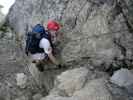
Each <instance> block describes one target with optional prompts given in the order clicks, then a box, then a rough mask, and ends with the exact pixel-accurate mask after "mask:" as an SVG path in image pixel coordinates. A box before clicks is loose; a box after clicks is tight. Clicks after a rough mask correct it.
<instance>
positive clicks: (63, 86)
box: [57, 68, 88, 96]
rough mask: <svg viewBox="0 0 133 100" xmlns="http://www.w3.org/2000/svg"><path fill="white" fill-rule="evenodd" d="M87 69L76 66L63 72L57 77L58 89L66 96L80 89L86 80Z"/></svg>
mask: <svg viewBox="0 0 133 100" xmlns="http://www.w3.org/2000/svg"><path fill="white" fill-rule="evenodd" d="M87 75H88V70H87V69H86V68H77V69H73V70H68V71H66V72H63V73H62V74H61V75H60V76H58V77H57V80H58V82H57V83H59V85H58V86H57V88H58V89H60V90H62V91H64V92H65V93H66V94H67V95H68V96H72V94H73V93H74V92H75V91H77V90H79V89H81V88H82V87H83V85H84V83H85V81H86V80H87Z"/></svg>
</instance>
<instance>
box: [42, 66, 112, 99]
mask: <svg viewBox="0 0 133 100" xmlns="http://www.w3.org/2000/svg"><path fill="white" fill-rule="evenodd" d="M79 72H80V73H79ZM87 73H90V71H87V69H86V68H77V69H73V70H68V71H66V72H63V73H62V74H61V75H60V76H58V78H57V81H59V83H58V84H57V85H55V88H54V89H53V90H52V91H51V92H50V95H49V96H47V97H46V98H42V99H41V100H53V99H54V100H114V99H113V98H112V95H111V94H110V92H109V91H108V89H107V87H106V79H105V78H99V79H92V80H90V79H89V77H91V75H90V76H88V75H87ZM71 75H75V76H72V77H69V78H68V76H71ZM86 76H88V77H86ZM73 77H75V78H73ZM60 79H64V81H61V80H60ZM66 79H67V81H66ZM82 80H83V81H82ZM84 80H85V81H84ZM75 82H76V83H75ZM72 92H73V93H72ZM70 93H72V94H71V95H70Z"/></svg>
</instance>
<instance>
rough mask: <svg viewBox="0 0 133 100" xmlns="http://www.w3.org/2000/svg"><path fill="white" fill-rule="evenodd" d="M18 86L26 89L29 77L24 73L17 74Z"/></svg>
mask: <svg viewBox="0 0 133 100" xmlns="http://www.w3.org/2000/svg"><path fill="white" fill-rule="evenodd" d="M16 81H17V86H19V87H20V88H25V87H26V83H27V76H26V75H25V74H24V73H17V74H16Z"/></svg>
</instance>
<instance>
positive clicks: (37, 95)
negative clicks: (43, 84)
mask: <svg viewBox="0 0 133 100" xmlns="http://www.w3.org/2000/svg"><path fill="white" fill-rule="evenodd" d="M42 97H43V96H42V95H41V94H35V95H34V96H33V97H32V98H33V100H40V99H41V98H42Z"/></svg>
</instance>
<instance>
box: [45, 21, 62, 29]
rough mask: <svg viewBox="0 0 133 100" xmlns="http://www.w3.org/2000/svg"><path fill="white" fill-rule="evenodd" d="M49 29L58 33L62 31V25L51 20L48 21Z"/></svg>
mask: <svg viewBox="0 0 133 100" xmlns="http://www.w3.org/2000/svg"><path fill="white" fill-rule="evenodd" d="M47 29H48V30H53V31H58V30H59V29H60V25H59V24H58V23H57V22H56V21H53V20H50V21H48V24H47Z"/></svg>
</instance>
